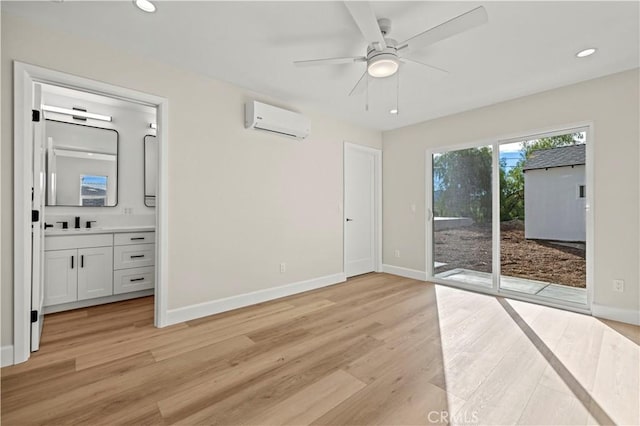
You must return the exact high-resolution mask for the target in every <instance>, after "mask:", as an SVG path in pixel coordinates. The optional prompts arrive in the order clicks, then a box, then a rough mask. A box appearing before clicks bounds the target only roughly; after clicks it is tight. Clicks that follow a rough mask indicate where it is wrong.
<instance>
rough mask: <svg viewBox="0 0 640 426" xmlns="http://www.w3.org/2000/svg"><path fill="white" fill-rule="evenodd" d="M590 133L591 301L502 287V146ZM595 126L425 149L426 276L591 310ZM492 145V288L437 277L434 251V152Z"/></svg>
mask: <svg viewBox="0 0 640 426" xmlns="http://www.w3.org/2000/svg"><path fill="white" fill-rule="evenodd" d="M578 131H580V132H585V133H586V164H585V185H586V197H587V200H586V208H585V210H586V211H585V214H586V240H587V241H586V286H587V304H586V305H582V304H577V303H572V302H568V301H561V300H559V299H558V300H557V301H556V300H555V299H550V298H546V297H541V296H536V295H529V294H524V293H518V292H515V291H510V290H504V289H500V275H501V271H500V214H499V213H500V173H499V170H500V145H502V144H506V143H512V142H521V141H523V140H532V139H536V138H540V137H549V136H558V135H562V134H567V133H573V132H578ZM594 144H595V138H594V125H593V123H592V122H578V123H571V124H565V125H558V126H553V127H550V128H543V129H535V130H528V131H524V132H517V133H512V134H507V135H502V136H498V137H494V138H491V139H485V140H477V141H475V142H471V143H464V144H457V145H448V146H441V147H437V148H430V149H427V150H426V152H425V184H426V185H425V212H426V221H425V222H426V223H425V254H426V268H425V271H426V279H427V281H430V282H434V283H436V284H442V285H446V286H451V287H456V288H461V289H464V290H470V291H474V292H478V293H485V294H490V295H493V296H504V297H508V298H511V299H516V300H522V301H526V302H533V303H538V304H541V305H546V306H551V307H556V308H561V309H565V310H570V311H575V312H581V313H587V314H590V313H591V304H592V302H593V276H594V274H593V271H594V264H593V260H594V255H593V253H594V251H593V248H594V237H595V233H594V180H595V179H594V167H593V165H594V155H593V154H594ZM483 146H491V148H492V149H491V154H492V169H491V191H492V194H491V197H492V203H491V204H492V212H491V213H492V214H491V223H492V244H491V245H492V267H491V271H492V272H491V276H492V287H491V288H487V287H480V286H473V285H470V284H466V283H463V282H456V281H454V280H444V279H442V278H437V277H435V276H434V268H433V261H434V254H433V248H434V247H433V154H436V153H445V152H450V151H457V150H462V149H469V148H479V147H483Z"/></svg>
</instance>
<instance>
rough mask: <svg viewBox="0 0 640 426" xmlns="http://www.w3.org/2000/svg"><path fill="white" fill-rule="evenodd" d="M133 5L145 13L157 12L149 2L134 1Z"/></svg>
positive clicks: (145, 0)
mask: <svg viewBox="0 0 640 426" xmlns="http://www.w3.org/2000/svg"><path fill="white" fill-rule="evenodd" d="M133 3H134V4H135V5H136V6H138V9H140V10H142V11H144V12H147V13H153V12H155V11H156V6H155V5H154V4H153V3H151V2H150V1H149V0H134V2H133Z"/></svg>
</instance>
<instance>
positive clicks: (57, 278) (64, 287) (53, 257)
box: [44, 249, 78, 306]
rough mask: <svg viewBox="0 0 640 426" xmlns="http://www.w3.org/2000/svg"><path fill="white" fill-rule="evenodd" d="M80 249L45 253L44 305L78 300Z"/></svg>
mask: <svg viewBox="0 0 640 426" xmlns="http://www.w3.org/2000/svg"><path fill="white" fill-rule="evenodd" d="M77 266H78V250H75V249H74V250H53V251H47V252H46V253H45V255H44V277H45V278H44V280H45V283H44V306H47V305H58V304H60V303H69V302H75V301H76V300H78V270H77Z"/></svg>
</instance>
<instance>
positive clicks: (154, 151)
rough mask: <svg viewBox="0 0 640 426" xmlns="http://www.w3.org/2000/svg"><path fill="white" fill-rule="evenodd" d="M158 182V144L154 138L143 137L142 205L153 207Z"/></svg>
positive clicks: (150, 136)
mask: <svg viewBox="0 0 640 426" xmlns="http://www.w3.org/2000/svg"><path fill="white" fill-rule="evenodd" d="M157 182H158V143H157V141H156V137H155V136H152V135H147V136H145V137H144V205H145V206H147V207H155V205H156V187H157Z"/></svg>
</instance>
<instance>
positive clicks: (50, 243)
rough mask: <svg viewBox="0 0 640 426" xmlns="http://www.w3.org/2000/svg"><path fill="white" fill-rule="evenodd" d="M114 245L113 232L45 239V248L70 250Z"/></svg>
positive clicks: (57, 236) (58, 236)
mask: <svg viewBox="0 0 640 426" xmlns="http://www.w3.org/2000/svg"><path fill="white" fill-rule="evenodd" d="M111 245H113V234H91V235H56V236H48V237H45V239H44V249H45V250H47V251H48V250H68V249H78V248H91V247H108V246H111Z"/></svg>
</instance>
